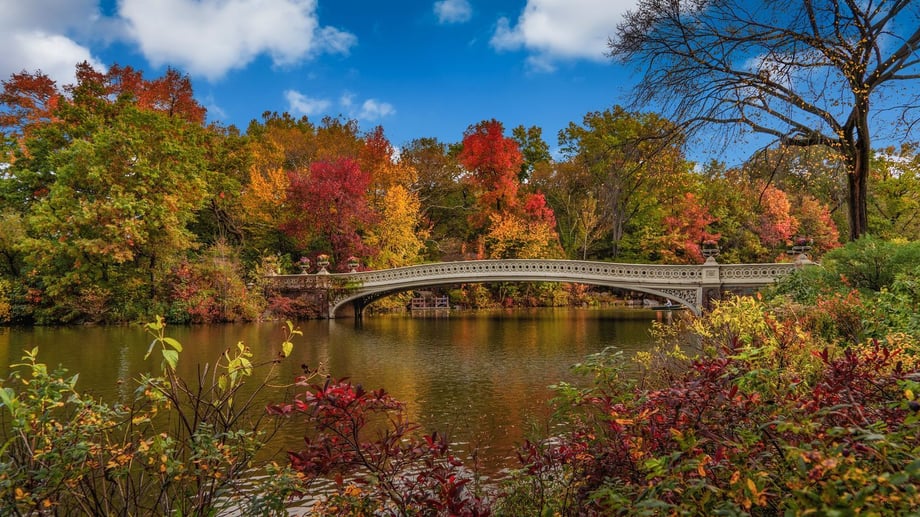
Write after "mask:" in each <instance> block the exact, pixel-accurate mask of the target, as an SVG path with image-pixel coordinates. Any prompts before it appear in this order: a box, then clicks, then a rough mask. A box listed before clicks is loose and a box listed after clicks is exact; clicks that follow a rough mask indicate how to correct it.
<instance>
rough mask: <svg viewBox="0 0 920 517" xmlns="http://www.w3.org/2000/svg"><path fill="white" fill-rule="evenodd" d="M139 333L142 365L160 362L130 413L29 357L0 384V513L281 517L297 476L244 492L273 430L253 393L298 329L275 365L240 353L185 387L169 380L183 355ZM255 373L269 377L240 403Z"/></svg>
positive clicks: (158, 326) (279, 475) (152, 327)
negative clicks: (151, 358)
mask: <svg viewBox="0 0 920 517" xmlns="http://www.w3.org/2000/svg"><path fill="white" fill-rule="evenodd" d="M147 328H148V330H149V331H150V333H151V334H152V335H153V342H152V343H151V347H150V350H149V351H148V355H150V354H151V353H157V354H159V355H160V356H161V357H162V374H161V375H159V376H146V377H143V378H142V379H141V380H140V381H139V385H138V390H137V392H136V393H137V398H136V399H135V400H134V401H133V402H132V403H130V404H108V403H104V402H101V401H99V400H96V399H94V398H92V397H90V396H87V395H85V394H83V393H80V392H79V391H78V390H77V387H76V384H77V378H78V377H77V375H70V374H68V373H67V372H66V371H65V370H62V369H57V370H51V369H49V368H48V367H47V366H46V365H44V364H42V363H40V362H38V359H37V355H38V351H37V349H33V350H31V351H28V352H26V354H25V356H24V357H23V360H22V362H21V363H18V364H14V365H12V372H11V374H10V378H9V379H8V380H7V381H5V382H3V383H2V384H0V433H2V435H0V436H2V446H0V514H3V515H45V514H48V515H217V514H220V513H222V512H227V511H241V510H247V511H252V512H258V513H262V514H277V515H286V512H285V508H284V505H285V503H286V502H287V499H288V497H290V496H291V495H292V494H294V493H295V487H296V486H297V475H296V473H294V472H293V471H291V470H290V469H288V468H281V467H277V466H275V465H272V464H268V465H265V468H266V469H269V472H270V473H271V474H272V475H269V476H265V477H264V478H262V481H261V482H260V486H259V487H258V489H255V490H253V489H247V488H251V487H248V483H249V478H250V477H251V476H252V473H253V469H255V468H257V467H258V466H259V465H260V463H259V462H256V455H257V454H258V453H259V451H261V450H262V449H263V447H264V445H265V444H266V442H267V440H268V439H269V437H270V436H271V435H272V433H273V432H274V430H275V429H276V428H277V427H276V424H277V419H275V418H272V417H270V416H268V415H266V413H265V412H264V410H263V408H261V407H255V406H254V400H255V399H254V398H253V397H252V396H251V393H252V392H258V391H260V390H264V389H266V388H267V387H268V382H269V381H270V380H271V379H272V377H273V370H274V367H275V365H276V364H278V362H279V361H280V360H281V359H283V358H284V357H286V356H287V355H289V354H290V353H291V350H292V347H293V345H292V343H291V341H290V338H291V337H293V336H294V335H297V334H299V331H296V330H295V329H294V328H293V327H292V326H290V324H288V334H287V337H286V338H285V340H284V342H283V343H282V344H281V347H280V349H279V350H278V352H277V356H276V357H272V358H270V359H269V360H268V361H267V362H265V363H261V364H253V362H252V361H251V354H250V352H249V351H248V349H247V348H246V347H245V346H244V345H242V344H240V345H239V346H238V347H237V349H235V350H228V351H227V352H225V353H224V354H223V355H222V357H221V358H220V359H219V360H218V362H217V363H216V364H215V365H214V366H213V369H209V368H207V367H205V368H202V369H199V371H200V372H201V373H200V374H199V376H198V378H197V379H194V380H192V382H187V381H186V380H185V379H182V378H179V377H178V376H177V375H176V371H175V368H176V365H177V362H178V361H179V358H180V355H181V352H182V345H181V344H180V343H179V342H178V341H176V340H174V339H172V338H170V337H168V336H166V335H165V333H164V324H163V321H162V320H161V319H158V320H157V321H156V322H154V323H151V324H148V325H147ZM259 367H265V368H267V369H268V372H267V373H266V375H265V377H264V378H263V380H262V381H261V382H259V383H257V384H256V385H255V386H254V387H253V386H249V391H247V392H245V394H244V392H243V391H242V387H243V386H244V384H246V383H247V381H250V380H252V375H253V372H254V371H255V369H256V368H259ZM209 371H210V372H211V373H207V372H209Z"/></svg>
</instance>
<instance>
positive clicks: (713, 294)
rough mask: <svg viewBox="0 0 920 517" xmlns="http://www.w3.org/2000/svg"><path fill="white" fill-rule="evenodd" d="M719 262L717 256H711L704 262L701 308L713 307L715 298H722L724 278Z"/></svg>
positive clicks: (708, 308)
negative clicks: (720, 271)
mask: <svg viewBox="0 0 920 517" xmlns="http://www.w3.org/2000/svg"><path fill="white" fill-rule="evenodd" d="M719 267H720V266H719V263H718V262H716V259H715V257H709V258H707V259H706V262H704V263H703V266H702V269H703V271H702V273H703V279H702V281H701V282H700V284H701V289H700V309H702V310H706V311H708V310H710V309H712V302H713V301H714V300H721V299H722V278H721V275H720V274H719Z"/></svg>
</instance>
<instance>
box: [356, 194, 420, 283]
mask: <svg viewBox="0 0 920 517" xmlns="http://www.w3.org/2000/svg"><path fill="white" fill-rule="evenodd" d="M382 204H383V205H384V206H385V207H386V211H385V213H384V214H381V215H379V216H378V217H377V222H376V224H374V225H373V226H372V227H371V228H370V230H369V231H368V232H367V236H366V238H365V239H364V240H365V242H366V243H367V245H368V246H370V247H371V248H372V249H374V250H375V252H376V253H375V255H374V256H373V257H371V258H370V259H369V261H368V265H369V266H370V267H371V268H378V269H383V268H392V267H401V266H408V265H411V264H415V263H417V262H418V261H419V258H420V257H421V254H422V252H423V251H424V250H425V240H426V239H427V238H428V235H429V234H430V228H428V226H427V225H426V224H425V221H424V219H423V217H422V212H421V204H420V202H419V199H418V195H417V194H415V193H414V192H411V191H409V190H408V189H406V188H405V187H403V186H402V185H394V186H392V187H390V188H389V189H387V190H386V192H385V194H384V195H383V198H382Z"/></svg>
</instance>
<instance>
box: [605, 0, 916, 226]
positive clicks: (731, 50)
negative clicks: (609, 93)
mask: <svg viewBox="0 0 920 517" xmlns="http://www.w3.org/2000/svg"><path fill="white" fill-rule="evenodd" d="M918 18H920V5H918V4H917V2H914V1H911V0H891V1H886V2H877V1H869V2H855V1H846V2H840V1H838V0H807V1H799V0H756V1H740V0H640V2H639V4H638V6H637V7H636V8H635V9H633V10H632V11H630V12H629V13H627V15H626V16H625V17H624V20H623V22H622V23H621V24H620V25H619V26H618V27H617V30H616V34H615V36H614V37H613V38H612V39H611V41H610V55H611V56H612V57H614V58H617V59H620V60H622V61H624V62H632V63H636V64H638V65H639V66H640V67H641V69H642V70H643V77H642V78H641V79H640V80H639V81H638V82H637V86H636V89H635V98H636V100H637V102H638V103H640V104H643V105H646V104H651V105H654V106H656V109H660V110H662V113H663V114H664V116H665V117H667V118H669V119H671V120H673V121H675V123H676V124H677V125H678V127H679V128H681V130H683V131H684V132H686V133H691V132H695V131H697V130H699V129H701V128H704V127H707V126H712V125H717V126H722V127H725V128H730V129H731V130H737V131H739V132H742V133H746V132H751V133H757V134H759V135H764V136H766V137H768V138H770V139H772V141H773V142H774V143H775V144H777V145H779V146H786V147H810V146H825V147H829V148H831V149H833V150H834V151H835V152H836V153H838V154H839V155H840V156H841V157H842V158H843V161H844V163H845V164H846V173H847V191H848V196H847V197H848V215H849V225H850V238H851V239H855V238H857V237H859V236H861V235H863V234H865V233H866V232H868V231H869V229H870V228H869V226H868V212H867V193H868V186H867V184H868V180H869V177H870V170H871V157H872V145H873V138H874V137H876V136H877V133H878V131H879V130H882V129H883V128H893V129H894V130H895V132H896V133H900V134H901V135H902V136H903V135H904V134H906V133H910V132H911V131H912V130H913V129H914V127H915V126H916V124H915V122H916V113H917V109H918V106H920V102H917V101H918V100H920V99H918V96H920V94H918V93H917V91H916V89H913V90H911V89H910V88H909V85H910V82H911V81H915V80H917V79H918V78H920V25H918V24H917V19H918ZM880 107H888V108H889V109H879V108H880ZM736 140H737V139H735V138H731V139H730V141H736Z"/></svg>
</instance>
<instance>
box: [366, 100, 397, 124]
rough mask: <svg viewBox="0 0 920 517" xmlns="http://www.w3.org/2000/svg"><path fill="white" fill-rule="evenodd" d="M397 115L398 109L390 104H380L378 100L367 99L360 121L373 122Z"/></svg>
mask: <svg viewBox="0 0 920 517" xmlns="http://www.w3.org/2000/svg"><path fill="white" fill-rule="evenodd" d="M395 114H396V109H395V108H394V107H393V105H392V104H390V103H389V102H379V101H377V100H376V99H367V100H366V101H364V104H362V105H361V111H360V112H359V113H358V119H360V120H371V121H373V120H378V119H381V118H383V117H388V116H390V115H395Z"/></svg>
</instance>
